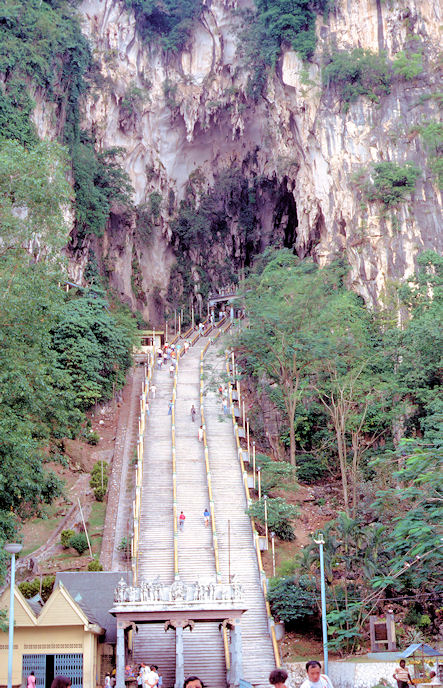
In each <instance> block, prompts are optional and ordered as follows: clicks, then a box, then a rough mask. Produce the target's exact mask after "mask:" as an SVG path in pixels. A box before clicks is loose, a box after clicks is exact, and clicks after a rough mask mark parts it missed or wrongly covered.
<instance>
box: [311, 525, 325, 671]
mask: <svg viewBox="0 0 443 688" xmlns="http://www.w3.org/2000/svg"><path fill="white" fill-rule="evenodd" d="M314 542H315V544H316V545H318V546H319V549H320V586H321V624H322V634H323V660H324V672H325V674H326V675H327V674H328V627H327V625H326V590H325V565H324V559H323V545H324V544H325V538H324V536H323V533H318V535H317V539H316V538H314Z"/></svg>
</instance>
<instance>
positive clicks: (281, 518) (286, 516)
mask: <svg viewBox="0 0 443 688" xmlns="http://www.w3.org/2000/svg"><path fill="white" fill-rule="evenodd" d="M267 511H268V528H269V530H270V531H274V532H275V534H276V535H277V537H279V538H280V539H281V540H287V541H290V540H295V534H294V530H293V528H292V526H291V523H290V521H291V519H293V518H295V517H296V516H297V515H298V509H297V507H295V506H292V505H291V504H288V503H287V502H286V500H284V499H282V498H281V497H277V498H276V499H268V500H267ZM247 513H248V514H249V515H250V516H252V518H255V519H257V520H258V521H260V523H262V524H264V522H265V507H264V500H263V499H260V500H258V501H257V502H253V504H251V507H250V508H249V509H248V512H247Z"/></svg>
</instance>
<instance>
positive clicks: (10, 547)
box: [5, 542, 23, 688]
mask: <svg viewBox="0 0 443 688" xmlns="http://www.w3.org/2000/svg"><path fill="white" fill-rule="evenodd" d="M22 549H23V545H20V544H19V543H18V542H9V543H7V544H6V545H5V550H6V551H7V552H9V554H12V558H11V594H10V598H9V640H8V688H12V651H13V649H14V587H15V555H16V554H18V553H19V552H20V551H21V550H22Z"/></svg>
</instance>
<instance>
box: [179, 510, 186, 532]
mask: <svg viewBox="0 0 443 688" xmlns="http://www.w3.org/2000/svg"><path fill="white" fill-rule="evenodd" d="M185 518H186V516H185V515H184V513H183V511H181V512H180V516H179V517H178V527H179V529H180V530H183V529H184V527H185Z"/></svg>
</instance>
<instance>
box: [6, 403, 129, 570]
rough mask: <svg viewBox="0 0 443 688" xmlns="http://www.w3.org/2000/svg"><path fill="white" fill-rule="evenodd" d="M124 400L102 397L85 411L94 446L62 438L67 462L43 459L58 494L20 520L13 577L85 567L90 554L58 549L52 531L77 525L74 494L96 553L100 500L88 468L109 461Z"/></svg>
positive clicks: (100, 523) (102, 507)
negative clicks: (59, 485) (58, 483)
mask: <svg viewBox="0 0 443 688" xmlns="http://www.w3.org/2000/svg"><path fill="white" fill-rule="evenodd" d="M129 401H130V400H129V399H128V400H126V401H125V400H124V395H123V401H122V402H120V403H118V404H117V403H116V402H115V401H111V402H108V403H107V404H105V405H103V406H97V407H96V408H95V409H94V410H93V411H91V412H90V413H89V414H88V417H89V419H90V421H91V429H92V430H93V431H95V432H97V433H98V434H99V436H100V440H99V442H98V444H97V445H96V446H94V445H90V444H88V443H87V442H86V441H85V440H82V439H76V440H65V442H64V449H65V451H64V455H65V457H66V460H67V465H66V466H64V465H62V464H60V463H53V462H51V463H48V464H46V468H47V469H51V470H53V471H55V473H56V474H57V475H58V476H59V477H60V478H61V479H62V480H63V481H64V484H65V487H64V491H63V496H62V497H60V498H59V499H57V500H56V501H55V502H54V503H53V504H52V505H51V506H43V507H42V510H41V517H40V518H36V519H33V520H32V521H28V522H26V523H25V524H24V525H23V528H22V535H23V545H24V547H23V554H22V556H21V564H22V566H21V567H20V568H19V569H18V572H17V578H18V580H30V579H32V578H33V577H35V575H36V574H39V575H40V574H42V575H45V574H50V573H54V572H55V571H72V570H86V568H87V565H88V563H89V561H90V560H91V559H90V556H89V552H88V551H87V552H86V553H84V554H83V555H82V556H79V555H78V554H77V552H75V550H72V549H67V550H66V549H63V547H62V546H61V544H60V537H59V532H58V531H60V530H61V529H66V528H72V529H80V528H81V515H80V509H79V508H75V509H74V512H73V513H70V512H71V511H72V507H73V505H78V500H80V504H81V507H82V511H83V517H84V519H85V522H86V526H87V529H88V534H89V536H90V540H91V548H92V551H93V555H94V556H97V557H98V556H99V555H100V547H101V535H102V531H103V523H104V517H105V510H106V503H100V502H97V501H96V500H95V498H94V493H93V490H92V488H91V487H90V486H89V479H90V475H89V474H90V471H91V470H92V467H93V465H94V463H95V462H96V461H100V460H104V461H107V462H108V463H110V462H111V461H112V456H113V452H114V442H115V431H116V427H117V422H118V415H119V413H120V410H121V406H122V404H124V403H129ZM31 558H32V559H33V560H34V562H38V563H37V564H34V567H33V568H32V569H29V568H26V567H25V566H23V565H24V564H26V563H29V561H30V559H31Z"/></svg>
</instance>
